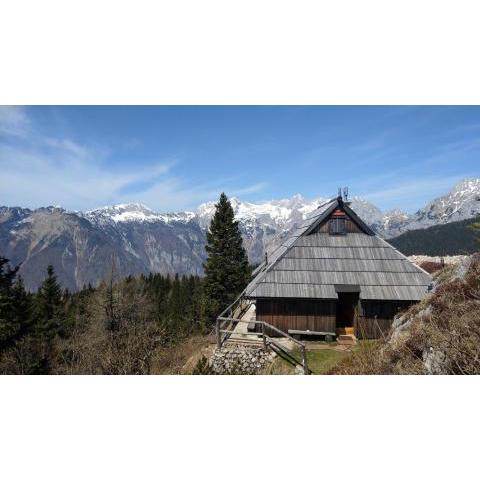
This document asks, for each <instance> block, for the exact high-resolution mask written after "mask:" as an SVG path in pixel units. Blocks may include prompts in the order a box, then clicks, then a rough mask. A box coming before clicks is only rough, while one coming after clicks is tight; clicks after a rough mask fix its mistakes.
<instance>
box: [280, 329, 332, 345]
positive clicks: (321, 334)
mask: <svg viewBox="0 0 480 480" xmlns="http://www.w3.org/2000/svg"><path fill="white" fill-rule="evenodd" d="M288 334H289V335H292V337H293V338H297V337H300V336H302V335H311V336H317V337H325V341H326V342H331V341H333V340H334V339H335V338H336V336H337V334H336V333H335V332H315V331H314V330H289V331H288Z"/></svg>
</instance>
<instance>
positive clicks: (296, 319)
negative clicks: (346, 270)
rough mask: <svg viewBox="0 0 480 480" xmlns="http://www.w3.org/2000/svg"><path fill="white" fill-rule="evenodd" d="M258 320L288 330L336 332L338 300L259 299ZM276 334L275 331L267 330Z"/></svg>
mask: <svg viewBox="0 0 480 480" xmlns="http://www.w3.org/2000/svg"><path fill="white" fill-rule="evenodd" d="M257 320H259V321H263V322H267V323H270V324H271V325H273V326H275V327H277V328H279V329H280V330H283V331H284V332H288V330H314V331H317V332H318V331H321V332H335V320H336V301H335V300H316V299H283V298H278V299H257ZM267 333H268V335H271V336H275V334H274V332H267Z"/></svg>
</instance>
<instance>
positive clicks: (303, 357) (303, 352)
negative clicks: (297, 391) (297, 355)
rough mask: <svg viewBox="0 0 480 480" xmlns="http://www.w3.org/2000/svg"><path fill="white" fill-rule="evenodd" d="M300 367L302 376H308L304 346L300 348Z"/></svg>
mask: <svg viewBox="0 0 480 480" xmlns="http://www.w3.org/2000/svg"><path fill="white" fill-rule="evenodd" d="M302 365H303V373H304V375H308V374H309V373H310V372H309V371H308V366H307V353H306V351H305V345H303V346H302Z"/></svg>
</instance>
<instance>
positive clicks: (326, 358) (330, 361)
mask: <svg viewBox="0 0 480 480" xmlns="http://www.w3.org/2000/svg"><path fill="white" fill-rule="evenodd" d="M349 355H351V352H349V351H338V350H330V349H325V350H309V351H307V364H308V368H309V369H310V370H311V371H312V373H313V374H314V375H323V374H325V373H327V372H328V371H329V370H330V369H331V368H333V367H334V366H335V365H336V364H337V363H338V362H340V361H341V360H343V359H344V358H346V357H348V356H349Z"/></svg>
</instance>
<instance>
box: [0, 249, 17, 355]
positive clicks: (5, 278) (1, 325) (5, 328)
mask: <svg viewBox="0 0 480 480" xmlns="http://www.w3.org/2000/svg"><path fill="white" fill-rule="evenodd" d="M17 271H18V267H17V268H14V269H11V268H10V265H9V264H8V260H7V259H6V258H5V257H0V352H1V351H3V350H4V349H5V348H7V347H8V346H9V345H10V344H11V342H12V341H13V339H14V338H15V336H16V334H17V330H18V326H17V325H16V323H15V307H14V296H13V282H14V280H15V276H16V274H17Z"/></svg>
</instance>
